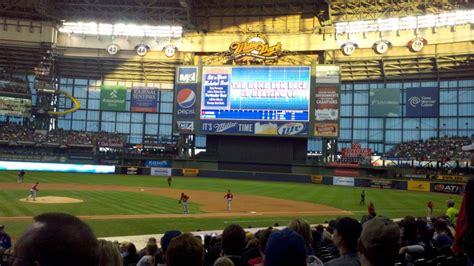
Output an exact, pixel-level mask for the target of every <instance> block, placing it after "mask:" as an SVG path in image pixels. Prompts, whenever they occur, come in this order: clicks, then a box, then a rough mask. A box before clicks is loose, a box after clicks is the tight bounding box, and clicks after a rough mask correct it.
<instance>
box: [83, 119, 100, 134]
mask: <svg viewBox="0 0 474 266" xmlns="http://www.w3.org/2000/svg"><path fill="white" fill-rule="evenodd" d="M86 130H87V131H93V132H97V131H99V122H97V121H94V122H87V129H86Z"/></svg>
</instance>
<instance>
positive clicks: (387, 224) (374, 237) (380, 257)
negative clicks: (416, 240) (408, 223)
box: [357, 217, 400, 266]
mask: <svg viewBox="0 0 474 266" xmlns="http://www.w3.org/2000/svg"><path fill="white" fill-rule="evenodd" d="M399 249H400V228H399V227H398V225H397V224H395V223H394V222H392V221H391V220H389V219H388V218H384V217H376V218H374V219H371V220H369V221H367V222H366V223H365V224H364V226H363V228H362V233H361V235H360V238H359V242H358V245H357V250H358V253H359V258H360V264H361V265H362V266H386V265H393V264H394V263H395V261H396V260H397V257H398V251H399Z"/></svg>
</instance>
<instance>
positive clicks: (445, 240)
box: [433, 219, 453, 248]
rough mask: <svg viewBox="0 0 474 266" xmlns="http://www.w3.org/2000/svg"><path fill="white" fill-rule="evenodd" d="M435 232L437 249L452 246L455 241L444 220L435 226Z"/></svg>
mask: <svg viewBox="0 0 474 266" xmlns="http://www.w3.org/2000/svg"><path fill="white" fill-rule="evenodd" d="M433 227H434V229H435V232H434V235H433V244H434V247H435V248H443V247H446V246H451V245H452V244H453V239H452V237H451V236H450V233H448V232H449V229H448V223H447V222H446V220H444V219H438V220H436V222H435V223H434V225H433Z"/></svg>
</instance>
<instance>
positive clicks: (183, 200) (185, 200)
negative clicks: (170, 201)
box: [179, 193, 189, 214]
mask: <svg viewBox="0 0 474 266" xmlns="http://www.w3.org/2000/svg"><path fill="white" fill-rule="evenodd" d="M188 200H189V197H188V196H187V195H186V194H184V193H181V198H180V199H179V203H180V204H181V206H183V210H184V213H185V214H188V213H189V209H188Z"/></svg>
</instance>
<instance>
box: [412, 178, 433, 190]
mask: <svg viewBox="0 0 474 266" xmlns="http://www.w3.org/2000/svg"><path fill="white" fill-rule="evenodd" d="M408 190H411V191H424V192H429V191H430V182H428V181H413V180H409V181H408Z"/></svg>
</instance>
